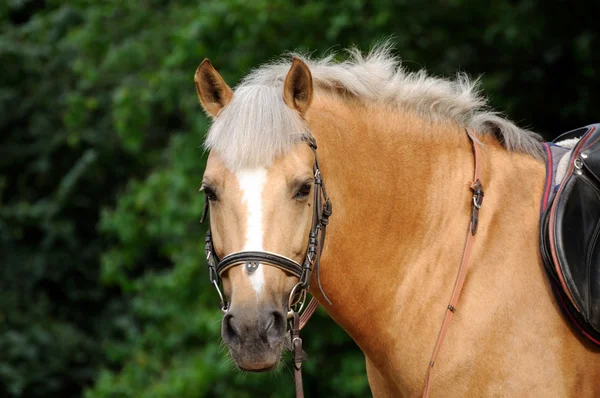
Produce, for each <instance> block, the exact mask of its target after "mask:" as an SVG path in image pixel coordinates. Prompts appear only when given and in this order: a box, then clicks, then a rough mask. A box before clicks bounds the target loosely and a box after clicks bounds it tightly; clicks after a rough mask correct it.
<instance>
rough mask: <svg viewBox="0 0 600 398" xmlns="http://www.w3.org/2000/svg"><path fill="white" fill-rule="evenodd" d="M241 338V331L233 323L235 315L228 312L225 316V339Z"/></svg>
mask: <svg viewBox="0 0 600 398" xmlns="http://www.w3.org/2000/svg"><path fill="white" fill-rule="evenodd" d="M237 339H239V333H238V331H237V330H236V328H235V326H234V324H233V315H231V314H226V315H225V317H224V318H223V340H225V341H231V340H237Z"/></svg>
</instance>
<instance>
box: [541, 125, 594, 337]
mask: <svg viewBox="0 0 600 398" xmlns="http://www.w3.org/2000/svg"><path fill="white" fill-rule="evenodd" d="M570 162H571V164H570V166H569V169H568V172H567V175H566V176H565V178H564V179H563V181H562V183H561V184H560V187H559V189H558V191H557V193H556V196H555V198H554V203H553V204H552V206H551V208H550V210H549V212H550V213H549V217H548V234H549V236H548V239H549V248H550V256H549V257H551V260H552V263H553V264H552V266H553V267H554V270H553V271H555V272H553V275H554V276H555V277H557V278H558V281H559V282H560V285H562V288H563V290H564V293H565V294H566V296H567V297H568V299H569V300H570V301H571V303H572V304H573V306H574V307H575V309H576V310H577V311H578V312H579V313H580V314H581V316H582V317H583V319H584V320H585V321H586V322H587V323H588V324H589V325H590V326H591V327H592V328H593V329H595V330H596V331H597V332H600V178H598V176H600V129H597V128H596V126H590V128H589V129H588V133H587V134H585V135H584V137H582V139H581V141H580V143H579V144H578V145H577V146H576V147H575V149H574V150H573V153H572V155H571V158H570Z"/></svg>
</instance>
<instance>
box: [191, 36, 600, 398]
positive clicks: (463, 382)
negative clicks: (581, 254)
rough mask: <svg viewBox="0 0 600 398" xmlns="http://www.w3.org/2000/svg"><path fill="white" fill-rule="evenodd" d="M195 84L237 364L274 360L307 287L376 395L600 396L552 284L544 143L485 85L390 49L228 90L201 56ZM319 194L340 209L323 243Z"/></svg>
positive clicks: (227, 325)
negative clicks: (499, 108)
mask: <svg viewBox="0 0 600 398" xmlns="http://www.w3.org/2000/svg"><path fill="white" fill-rule="evenodd" d="M195 82H196V87H197V91H198V96H199V99H200V102H201V104H202V106H203V107H204V109H205V111H206V112H207V113H208V114H209V116H211V117H212V118H213V124H212V126H211V128H210V131H209V133H208V136H207V139H206V143H205V146H206V148H208V149H209V150H210V155H209V158H208V161H207V165H206V171H205V175H204V181H203V189H204V192H205V193H206V196H207V200H208V202H209V207H210V239H209V240H210V242H209V243H210V248H211V253H213V254H214V257H211V259H212V261H211V262H212V264H213V266H214V265H215V264H217V266H218V264H220V263H219V261H220V262H221V263H222V262H223V261H225V260H226V259H232V258H233V259H234V260H228V261H229V263H226V264H227V265H228V267H221V268H220V270H221V271H222V272H221V278H218V277H216V276H213V278H212V280H213V281H214V282H215V284H216V285H217V286H218V281H219V279H222V283H223V297H224V298H223V304H222V306H223V310H224V318H223V327H222V336H223V340H224V341H225V343H226V344H227V346H228V348H229V351H230V353H231V356H232V357H233V359H234V361H235V362H236V363H237V365H238V366H239V367H240V368H241V369H243V370H248V371H265V370H270V369H273V368H275V367H276V366H277V365H278V363H279V361H280V357H281V353H282V351H283V349H284V348H285V346H286V342H287V340H288V339H287V338H286V323H287V322H286V318H287V315H288V313H289V312H290V310H291V308H290V307H291V305H292V304H293V303H294V302H295V301H296V299H297V298H296V297H295V296H296V291H297V290H301V289H302V288H304V286H307V285H308V286H310V292H311V293H312V294H313V295H314V296H315V297H316V298H317V300H318V301H319V302H320V304H322V305H323V306H324V308H325V310H326V311H327V312H328V313H329V315H330V316H331V317H332V318H333V319H334V320H335V321H336V322H337V323H338V324H340V325H341V326H342V327H343V328H344V329H345V330H346V331H347V332H348V333H349V335H350V336H351V337H352V338H353V339H354V341H355V342H356V343H357V344H358V346H359V347H360V348H361V349H362V351H363V352H364V354H365V358H366V364H367V375H368V379H369V384H370V387H371V390H372V392H373V395H374V396H377V397H388V396H389V397H398V396H417V395H420V394H423V391H424V390H425V394H426V395H427V394H430V395H431V396H443V397H464V396H510V397H514V396H539V397H564V396H577V397H597V396H600V381H599V380H600V351H599V350H598V349H597V348H596V347H594V346H593V345H592V344H591V343H590V342H588V341H586V340H585V339H583V338H581V337H580V336H579V335H578V334H577V333H576V332H575V331H574V330H572V329H571V327H570V325H569V324H568V322H567V319H566V318H565V317H564V316H563V315H562V314H561V310H560V308H559V306H558V305H557V303H556V301H555V299H554V298H553V295H552V291H551V287H550V284H549V282H548V280H547V278H546V277H545V275H544V272H545V271H544V266H543V262H542V258H541V256H540V251H539V203H540V198H541V196H542V191H543V189H544V177H545V165H544V149H543V145H542V143H541V141H540V138H539V136H538V135H536V134H534V133H532V132H530V131H527V130H523V129H520V128H518V127H517V126H515V125H514V124H513V123H512V122H510V121H508V120H507V119H505V118H503V117H501V116H500V115H498V114H497V113H495V112H493V111H491V110H490V109H489V108H488V107H487V105H486V101H485V100H484V98H483V97H482V96H481V95H480V94H479V91H478V88H477V85H476V83H474V82H472V81H471V80H469V79H468V78H466V77H465V76H463V75H459V76H458V77H457V78H456V79H455V80H446V79H440V78H434V77H429V76H428V75H427V74H426V73H425V72H424V71H421V72H417V73H408V72H406V71H405V70H404V69H403V68H402V67H400V66H399V60H398V59H397V58H395V57H394V56H392V55H391V54H390V51H389V48H387V47H385V46H382V47H378V48H376V49H374V50H373V51H372V52H371V53H370V54H369V55H367V56H362V55H361V54H360V53H359V52H358V51H356V50H351V57H350V59H349V60H348V61H345V62H341V63H336V62H334V61H333V59H332V58H325V59H318V60H310V59H306V58H305V59H301V58H298V57H297V58H294V60H293V62H292V63H291V65H290V63H289V61H285V60H284V61H281V62H276V63H273V64H269V65H265V66H262V67H260V68H258V69H256V70H255V71H253V72H252V73H251V74H250V75H248V76H247V77H246V78H245V79H244V80H243V81H242V82H241V83H240V84H239V85H238V86H237V88H236V89H235V91H233V90H232V89H231V88H229V86H228V85H227V84H226V83H225V81H224V80H223V79H222V78H221V76H220V75H219V74H218V73H217V71H216V70H215V69H214V68H213V66H212V65H211V64H210V62H208V61H205V62H203V63H202V64H201V65H200V67H199V68H198V70H197V71H196V75H195ZM465 131H469V132H471V133H470V134H471V136H470V135H469V134H467V133H466V132H465ZM311 142H312V143H316V148H317V149H315V146H314V145H311V144H310V143H311ZM473 148H477V150H478V151H479V152H480V155H479V156H478V160H477V162H478V166H477V169H478V170H479V176H480V182H481V187H480V188H481V193H482V194H483V192H485V200H484V201H483V203H481V202H478V199H477V198H475V199H474V189H475V188H474V187H475V186H476V185H475V184H474V183H475V182H476V181H474V170H475V169H476V167H475V166H476V165H475V163H476V161H475V156H474V149H473ZM317 153H318V161H317V160H316V154H317ZM316 169H317V170H318V173H317V172H316ZM321 176H322V180H320V177H321ZM322 183H325V184H326V186H327V192H328V194H329V197H330V201H331V203H332V204H333V206H334V209H335V215H334V216H332V218H331V221H330V222H329V226H328V228H327V238H326V239H321V237H322V235H320V232H321V231H322V230H321V228H320V227H315V225H317V226H318V225H319V224H315V222H317V223H319V222H321V221H320V220H319V217H323V212H322V211H321V207H322V203H318V202H322V201H324V200H325V199H324V198H323V195H322V194H315V190H316V189H319V190H320V189H321V185H322ZM475 205H477V206H475ZM474 207H476V208H477V225H478V227H477V231H476V234H474V232H473V231H472V227H473V220H474V213H475V212H474ZM315 219H316V220H315ZM470 236H472V238H471V237H470ZM207 242H208V241H207ZM311 245H313V247H312V249H311ZM467 249H468V250H467ZM321 252H322V257H321V259H320V263H321V264H322V265H321V266H320V267H319V268H320V269H317V267H315V266H314V260H315V259H316V254H320V253H321ZM311 253H312V254H311ZM307 259H308V260H307ZM459 269H460V273H459ZM457 275H459V278H458V279H457ZM307 276H310V284H309V283H308V282H309V280H307V281H305V282H306V283H305V284H301V282H302V278H305V279H306V278H307ZM317 279H320V281H321V285H322V291H321V289H320V287H319V284H318V283H317ZM458 282H460V283H458ZM299 283H300V285H299ZM455 285H456V287H455ZM298 286H300V289H298ZM457 291H458V293H459V294H460V293H462V294H461V295H460V300H458V296H457V294H456V292H457ZM325 294H326V296H327V297H326V296H325ZM450 299H452V300H454V299H456V301H455V302H456V305H449V304H448V303H449V300H450ZM450 302H453V301H450ZM451 317H453V320H452V323H449V321H448V319H449V318H451ZM442 323H443V324H444V327H443V328H442V330H443V332H442V333H440V326H441V325H442ZM440 336H442V337H444V336H445V337H444V338H443V344H440ZM434 347H436V348H435V352H436V353H435V354H434V356H433V358H435V366H433V363H432V352H433V351H434ZM432 366H433V367H432ZM429 372H432V373H431V375H430V377H428V383H427V385H428V388H427V389H425V385H426V382H425V379H426V376H427V375H428V373H429Z"/></svg>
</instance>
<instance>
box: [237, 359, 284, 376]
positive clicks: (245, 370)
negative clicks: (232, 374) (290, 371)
mask: <svg viewBox="0 0 600 398" xmlns="http://www.w3.org/2000/svg"><path fill="white" fill-rule="evenodd" d="M278 366H279V361H277V362H275V363H274V364H273V365H271V366H267V367H264V368H257V369H256V368H255V369H248V368H244V367H243V366H239V365H238V368H239V369H240V370H241V371H243V372H248V373H264V372H270V371H271V370H275V369H277V367H278Z"/></svg>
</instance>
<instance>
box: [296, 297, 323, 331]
mask: <svg viewBox="0 0 600 398" xmlns="http://www.w3.org/2000/svg"><path fill="white" fill-rule="evenodd" d="M317 308H319V302H318V301H317V300H316V299H315V298H314V297H313V298H311V299H310V303H308V305H307V306H306V308H305V309H304V311H302V315H300V330H302V329H304V326H306V324H307V322H308V320H309V319H310V317H311V316H312V315H313V314H314V313H315V311H316V310H317Z"/></svg>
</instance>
